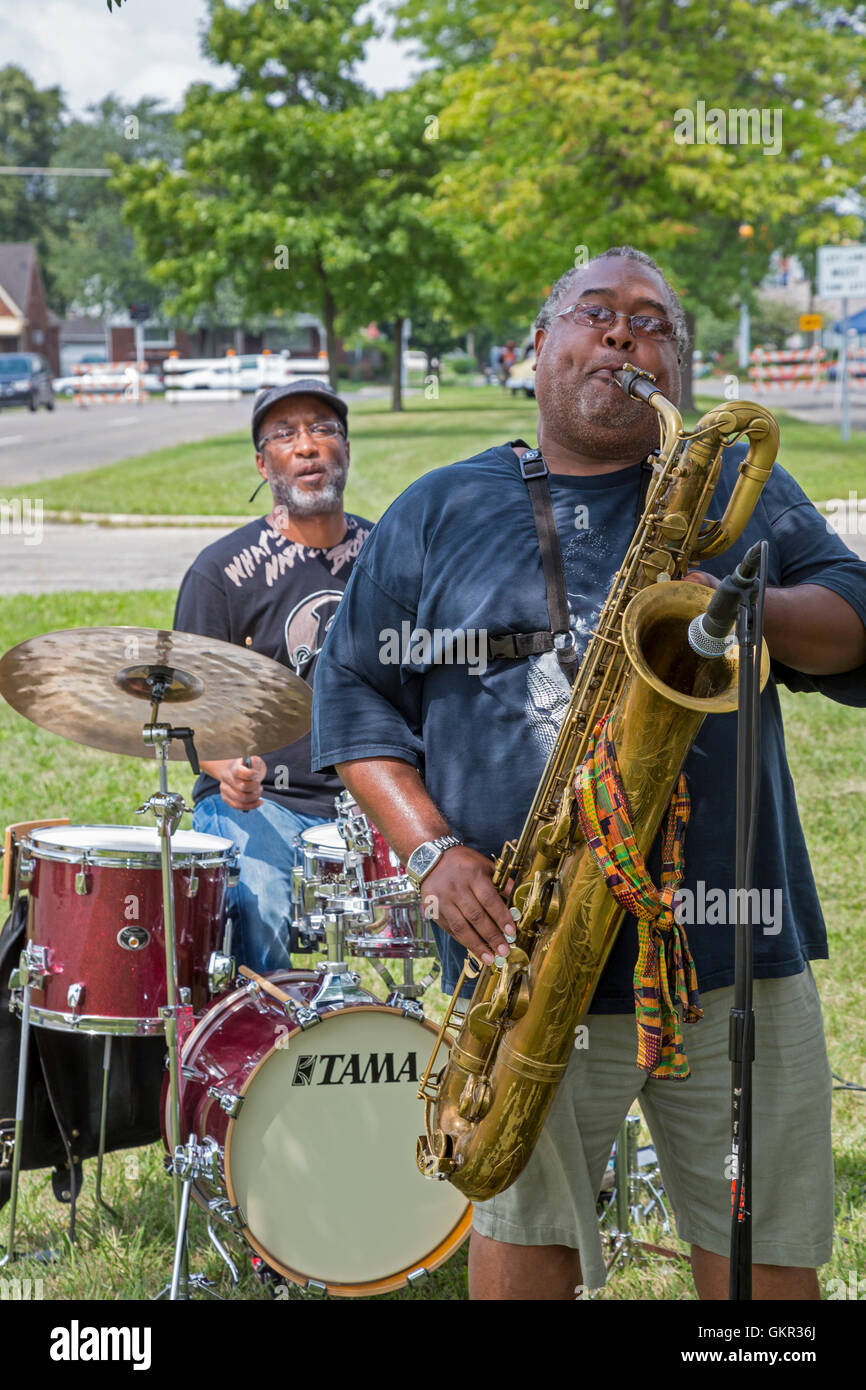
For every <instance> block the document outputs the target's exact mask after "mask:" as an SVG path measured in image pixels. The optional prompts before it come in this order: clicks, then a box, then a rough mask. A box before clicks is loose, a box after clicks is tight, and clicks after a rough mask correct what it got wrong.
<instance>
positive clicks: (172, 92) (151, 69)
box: [0, 0, 417, 113]
mask: <svg viewBox="0 0 866 1390" xmlns="http://www.w3.org/2000/svg"><path fill="white" fill-rule="evenodd" d="M371 8H372V9H373V10H374V11H378V12H379V13H383V12H384V11H383V10H382V0H374V4H373V5H372V7H371ZM206 17H207V10H206V6H205V3H204V0H126V3H125V4H124V5H123V6H122V8H121V9H120V10H112V11H111V13H109V11H108V9H107V7H106V4H105V0H39V3H32V0H30V3H25V4H19V5H18V7H17V8H16V11H15V14H14V18H13V17H10V16H9V15H8V14H6V15H0V55H2V58H0V62H2V63H4V64H5V63H14V64H17V65H18V66H19V67H22V68H23V69H24V71H25V72H27V73H29V75H30V76H31V77H32V78H33V80H34V81H35V83H36V85H37V86H39V87H51V86H59V87H61V88H62V89H63V92H64V94H65V96H66V100H67V102H68V104H69V106H70V108H71V109H72V110H73V111H74V112H76V113H80V112H81V111H83V110H84V108H85V107H86V106H87V105H89V104H90V103H91V102H94V101H99V100H100V99H101V98H102V97H103V96H105V95H106V94H107V93H108V92H114V93H115V94H116V95H117V96H118V97H120V98H121V100H126V101H130V102H132V101H137V100H138V99H139V98H140V97H143V96H153V97H158V98H161V99H162V100H163V101H165V102H167V103H169V104H171V105H176V104H178V103H179V102H180V100H181V99H182V97H183V93H184V91H185V89H186V88H187V87H188V86H189V84H190V83H191V82H200V81H205V82H212V83H214V84H215V85H217V86H221V85H222V84H223V82H224V81H227V80H228V78H229V76H230V73H229V72H228V71H227V70H224V69H221V68H219V67H217V66H216V65H215V64H213V63H209V62H207V61H206V60H205V59H204V58H203V57H202V56H201V51H200V48H201V39H200V35H201V31H202V29H203V28H204V26H205V22H206ZM407 53H408V46H407V45H405V44H395V43H393V41H391V40H390V39H388V38H386V39H380V40H374V41H373V42H372V43H371V44H370V45H369V47H368V53H367V58H366V60H365V62H364V63H363V65H361V66H360V68H359V76H360V77H361V79H362V80H363V81H364V82H366V83H367V84H368V85H369V86H370V87H372V88H373V89H374V90H376V91H379V92H381V91H385V90H388V89H390V88H393V87H402V86H406V85H407V84H408V82H409V81H410V78H411V75H412V73H413V72H414V71H415V69H416V67H417V64H415V63H413V62H412V61H411V59H410V58H409V57H408V56H407Z"/></svg>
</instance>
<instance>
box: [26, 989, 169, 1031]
mask: <svg viewBox="0 0 866 1390" xmlns="http://www.w3.org/2000/svg"><path fill="white" fill-rule="evenodd" d="M9 1007H10V1009H11V1010H12V1012H13V1013H15V1014H20V1012H21V1011H22V1009H23V1002H22V1000H21V999H20V998H18V997H17V995H16V994H13V995H12V998H11V1000H10V1004H9ZM30 1021H31V1023H34V1024H38V1025H39V1027H40V1028H48V1029H53V1030H54V1031H56V1032H65V1033H88V1034H94V1035H95V1034H100V1035H101V1034H104V1033H115V1034H117V1035H118V1037H142V1038H145V1037H155V1036H157V1035H158V1034H160V1033H163V1032H164V1031H165V1023H164V1021H163V1019H161V1018H120V1017H114V1016H113V1015H102V1014H65V1013H60V1012H59V1011H58V1010H55V1009H41V1008H38V1007H34V1006H33V1005H31V1006H30Z"/></svg>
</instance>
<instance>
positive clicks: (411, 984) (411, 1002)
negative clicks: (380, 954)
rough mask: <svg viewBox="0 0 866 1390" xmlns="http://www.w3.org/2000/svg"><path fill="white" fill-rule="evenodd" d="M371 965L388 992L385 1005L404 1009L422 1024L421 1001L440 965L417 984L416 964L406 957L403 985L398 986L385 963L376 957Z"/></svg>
mask: <svg viewBox="0 0 866 1390" xmlns="http://www.w3.org/2000/svg"><path fill="white" fill-rule="evenodd" d="M370 963H371V965H372V966H373V969H374V970H375V971H376V974H377V975H378V976H379V978H380V979H381V980H382V981H383V982H384V984H385V988H386V989H387V991H388V998H387V999H386V1000H385V1003H386V1004H388V1005H390V1007H391V1008H392V1009H402V1010H403V1013H404V1014H405V1015H406V1016H407V1017H408V1018H417V1019H418V1020H419V1022H420V1021H421V1020H422V1019H423V1018H424V1010H423V1008H422V1007H421V1003H420V1001H421V999H422V997H423V996H424V994H426V992H427V990H428V989H429V988H430V986H431V985H432V983H433V981H434V980H435V979H436V977H437V975H438V974H439V969H440V967H439V964H438V963H436V964H434V965H432V966H431V968H430V970H429V972H428V973H427V974H426V975H425V976H424V977H423V979H420V980H418V981H417V983H416V980H415V962H414V961H413V959H412V957H411V956H405V957H404V958H403V983H402V985H398V984H397V983H396V981H395V979H394V976H393V975H392V974H391V972H390V970H389V969H388V967H387V966H386V965H385V963H384V961H381V960H378V959H377V958H375V957H374V958H372V959H371V962H370Z"/></svg>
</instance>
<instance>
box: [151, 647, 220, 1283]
mask: <svg viewBox="0 0 866 1390" xmlns="http://www.w3.org/2000/svg"><path fill="white" fill-rule="evenodd" d="M173 674H174V673H173V672H172V671H170V670H168V669H166V670H163V671H157V672H153V673H151V674H150V675H148V677H147V684H148V686H149V687H150V690H151V695H152V704H151V707H150V723H149V724H145V726H144V728H143V729H142V738H143V739H144V742H145V743H149V744H151V745H153V747H154V749H155V751H156V760H157V765H158V769H159V791H158V792H155V793H154V794H153V796H151V797H149V798H148V800H147V801H146V802H145V803H144V805H143V806H140V807H139V808H138V811H137V813H136V814H137V815H144V814H145V813H146V812H148V811H151V812H152V813H153V816H154V818H155V820H156V828H157V833H158V835H159V842H160V859H161V867H162V904H163V928H164V935H165V981H166V1001H167V1002H166V1005H165V1007H164V1008H161V1009H160V1011H159V1012H160V1015H161V1017H162V1018H163V1020H164V1022H165V1042H166V1047H167V1049H168V1078H169V1102H168V1132H169V1143H170V1145H171V1149H172V1153H173V1154H174V1156H175V1159H174V1162H173V1163H172V1167H171V1177H172V1197H173V1201H174V1226H175V1234H176V1241H177V1244H176V1248H175V1260H174V1269H173V1272H172V1281H171V1284H170V1285H169V1297H170V1298H171V1299H172V1300H174V1299H178V1298H188V1297H189V1296H190V1289H191V1288H193V1287H195V1288H204V1285H203V1283H202V1282H201V1280H202V1277H203V1276H201V1275H190V1273H189V1251H188V1246H187V1208H188V1205H189V1183H188V1182H183V1181H182V1179H181V1167H182V1165H179V1163H178V1161H177V1155H178V1153H179V1152H180V1153H183V1149H182V1147H181V1143H180V1114H181V1075H180V1067H181V1062H180V1057H181V1049H182V1047H183V1043H184V1039H185V1038H186V1036H187V1034H188V1033H189V1032H190V1031H191V1030H192V1027H193V1022H194V1020H193V1012H192V1005H191V1004H189V1003H188V1002H186V1000H181V1001H180V1002H179V1000H178V995H179V991H178V984H177V944H176V940H175V916H174V881H173V879H172V872H171V867H172V866H171V837H172V835H173V834H174V832H175V830H176V829H177V827H178V825H179V823H180V819H181V817H182V815H183V814H184V812H185V811H188V810H189V809H190V807H188V806H187V805H185V803H184V800H183V797H182V796H180V795H179V794H178V793H177V792H170V791H169V790H168V749H169V743H170V742H171V740H172V739H173V738H176V739H180V740H182V742H183V744H184V748H185V750H186V756H187V759H188V760H189V764H190V767H191V768H192V770H193V772H194V773H196V775H198V773H199V772H200V771H201V768H200V767H199V762H198V756H197V754H196V751H195V744H194V742H193V738H194V731H193V730H192V729H190V728H173V727H172V726H171V725H170V724H160V723H159V722H158V721H157V715H158V713H159V706H160V703H161V701H162V699H163V696H164V694H165V691H166V688H167V687H168V685H170V683H171V680H172V679H173ZM189 1181H190V1182H191V1181H192V1179H191V1178H190V1180H189ZM181 1284H182V1285H183V1292H182V1293H181V1292H180V1286H181ZM165 1292H166V1290H165V1289H163V1290H162V1291H161V1293H159V1294H157V1298H160V1297H162V1295H163V1294H164V1293H165Z"/></svg>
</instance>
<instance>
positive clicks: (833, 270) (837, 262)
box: [818, 246, 866, 299]
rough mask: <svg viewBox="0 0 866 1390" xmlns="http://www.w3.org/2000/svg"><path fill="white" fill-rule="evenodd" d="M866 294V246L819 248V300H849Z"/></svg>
mask: <svg viewBox="0 0 866 1390" xmlns="http://www.w3.org/2000/svg"><path fill="white" fill-rule="evenodd" d="M864 294H866V246H821V247H819V248H818V298H819V299H848V298H850V297H852V296H854V295H857V296H859V295H864Z"/></svg>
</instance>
